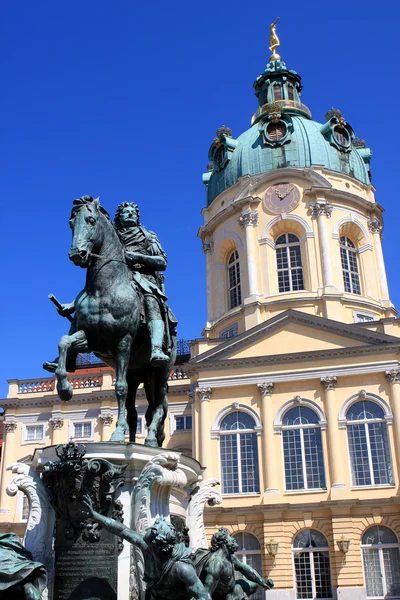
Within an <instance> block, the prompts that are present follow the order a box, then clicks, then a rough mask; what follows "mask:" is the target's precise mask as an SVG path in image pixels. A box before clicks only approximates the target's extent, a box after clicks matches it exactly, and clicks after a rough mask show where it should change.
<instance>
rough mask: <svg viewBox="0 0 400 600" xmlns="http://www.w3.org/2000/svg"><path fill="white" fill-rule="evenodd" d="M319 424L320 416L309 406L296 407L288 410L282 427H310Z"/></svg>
mask: <svg viewBox="0 0 400 600" xmlns="http://www.w3.org/2000/svg"><path fill="white" fill-rule="evenodd" d="M313 423H315V424H318V423H319V420H318V415H317V413H316V412H315V411H313V410H312V409H311V408H308V407H307V406H294V407H293V408H291V409H290V410H288V411H287V412H286V413H285V415H284V417H283V419H282V425H310V424H313Z"/></svg>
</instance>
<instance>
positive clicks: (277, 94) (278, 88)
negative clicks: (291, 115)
mask: <svg viewBox="0 0 400 600" xmlns="http://www.w3.org/2000/svg"><path fill="white" fill-rule="evenodd" d="M273 89H274V99H275V100H282V88H281V86H280V85H274V88H273Z"/></svg>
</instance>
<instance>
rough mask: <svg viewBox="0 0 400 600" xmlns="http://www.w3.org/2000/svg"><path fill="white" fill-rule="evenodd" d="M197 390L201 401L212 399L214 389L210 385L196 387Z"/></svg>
mask: <svg viewBox="0 0 400 600" xmlns="http://www.w3.org/2000/svg"><path fill="white" fill-rule="evenodd" d="M196 392H197V395H198V396H199V399H200V402H203V400H210V399H211V392H212V389H211V388H210V387H208V388H202V387H198V388H197V389H196Z"/></svg>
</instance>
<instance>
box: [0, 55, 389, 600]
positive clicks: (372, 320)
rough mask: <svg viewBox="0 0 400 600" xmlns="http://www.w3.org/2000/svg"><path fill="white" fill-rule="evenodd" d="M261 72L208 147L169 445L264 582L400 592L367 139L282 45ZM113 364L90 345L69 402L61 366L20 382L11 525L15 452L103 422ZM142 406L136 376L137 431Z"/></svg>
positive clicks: (9, 408)
mask: <svg viewBox="0 0 400 600" xmlns="http://www.w3.org/2000/svg"><path fill="white" fill-rule="evenodd" d="M254 90H255V95H256V97H257V101H258V107H257V109H256V110H255V112H254V114H253V116H252V117H251V126H250V128H249V129H248V130H247V131H245V132H244V133H242V134H241V135H240V136H238V137H237V138H235V137H234V136H233V133H232V131H231V130H230V129H229V128H228V127H225V126H223V127H221V128H220V129H218V131H217V133H216V137H215V139H214V141H213V143H212V145H211V147H210V150H209V155H208V158H209V165H208V171H207V173H206V174H204V175H203V181H204V184H205V186H206V190H207V196H206V198H207V200H206V206H205V207H204V209H203V216H204V224H203V225H202V226H201V227H200V231H199V236H200V238H201V239H202V242H203V250H204V253H205V258H206V269H207V289H206V295H207V322H206V324H205V326H204V330H203V335H202V337H200V338H199V339H196V340H194V341H193V342H191V344H190V356H189V350H188V349H186V348H185V347H184V344H181V347H180V351H179V359H178V361H177V364H176V367H175V370H174V371H173V372H172V373H171V381H170V390H169V415H168V417H167V422H166V432H167V438H166V442H165V444H164V445H165V447H166V448H170V449H173V450H177V451H180V452H183V453H185V454H190V455H192V456H193V457H194V458H195V459H197V460H198V461H199V462H200V463H201V465H202V466H203V467H204V469H205V471H204V477H205V478H215V479H217V480H218V481H219V482H220V485H221V488H220V489H221V493H222V503H221V504H220V505H217V506H213V507H210V508H208V509H207V511H206V526H207V533H208V534H209V536H210V537H211V535H212V534H213V533H214V532H215V531H216V529H217V528H219V527H221V526H225V527H226V528H227V529H228V530H229V531H230V532H231V533H232V534H234V535H235V537H236V539H237V541H238V544H239V555H240V556H241V558H242V560H243V561H245V562H247V563H249V564H252V565H253V566H254V567H255V568H256V569H258V570H259V571H260V573H262V574H263V576H264V577H265V578H271V579H273V580H274V582H275V588H274V589H273V590H272V591H270V592H267V594H268V597H269V598H270V599H271V600H295V599H299V600H314V599H316V598H318V599H331V598H335V597H338V598H340V599H343V600H362V599H366V598H374V599H380V598H385V597H392V598H397V597H400V496H399V483H400V459H399V457H400V363H399V354H398V353H399V350H400V327H399V321H398V320H397V319H396V315H397V311H396V310H395V308H394V306H393V304H392V303H391V300H390V297H389V291H388V285H387V280H386V273H385V266H384V258H383V253H382V244H381V233H382V227H383V220H382V213H383V208H382V206H381V205H380V204H379V203H378V202H377V201H376V199H375V195H374V191H375V190H374V187H373V185H372V183H371V180H370V160H371V151H370V150H369V149H368V148H367V147H366V146H365V143H364V142H363V140H360V139H359V138H358V137H356V134H355V132H354V131H353V129H352V127H351V125H350V124H349V122H347V117H348V115H346V116H344V115H342V114H341V113H340V111H338V110H335V109H332V110H331V111H329V112H328V113H327V115H326V122H325V123H317V122H316V121H314V120H313V119H312V115H311V112H310V109H309V108H308V107H307V106H306V105H305V104H303V102H302V98H301V91H302V85H301V77H300V75H299V74H298V73H297V72H296V71H293V70H291V69H289V68H288V67H287V66H286V64H285V62H284V61H283V60H282V59H281V58H280V57H279V55H277V54H276V52H275V48H274V50H273V54H272V56H271V60H270V62H269V63H268V64H267V67H266V69H265V71H264V72H263V73H262V74H261V75H260V76H259V77H258V78H257V79H256V81H255V82H254ZM345 117H346V118H345ZM349 118H350V115H349ZM86 360H87V359H86ZM113 377H114V375H113V372H112V370H111V369H110V368H108V367H106V366H104V365H99V364H94V363H93V361H90V360H89V362H87V363H86V364H85V357H82V358H81V364H80V366H79V368H78V370H77V371H76V373H74V374H72V375H71V377H70V380H71V382H72V384H73V387H74V397H73V399H72V401H71V402H69V403H68V404H63V403H61V401H60V399H59V398H58V396H57V394H56V392H55V386H54V379H53V378H51V377H49V378H44V379H38V380H36V381H31V380H30V381H16V380H12V381H10V382H9V393H8V396H7V398H6V399H4V400H3V401H1V406H3V407H4V409H5V414H4V444H3V456H2V473H1V488H0V530H2V531H9V530H12V531H16V532H17V533H20V534H22V533H23V530H24V527H25V524H24V523H25V520H26V514H25V513H26V506H25V505H24V501H23V496H22V494H20V492H19V493H18V494H17V495H16V497H11V496H9V495H8V494H7V493H6V488H7V483H8V482H9V480H10V479H11V477H12V470H7V467H8V466H9V465H11V464H12V463H14V462H17V461H19V462H26V463H28V464H29V462H30V460H31V458H32V454H33V452H34V450H35V448H36V447H38V446H46V445H50V444H58V443H61V442H66V441H67V440H68V439H69V438H72V439H73V440H79V441H85V442H90V441H99V440H104V441H106V440H108V439H109V438H110V434H111V432H112V430H113V429H112V427H113V425H115V420H116V413H117V408H116V401H115V399H114V396H113ZM145 409H146V402H145V398H144V395H143V392H140V393H139V400H138V411H139V417H140V418H139V422H138V441H139V442H140V441H141V440H143V438H144V433H145V423H144V413H145ZM264 593H265V592H264V591H262V590H259V591H258V592H257V598H262V597H263V595H264Z"/></svg>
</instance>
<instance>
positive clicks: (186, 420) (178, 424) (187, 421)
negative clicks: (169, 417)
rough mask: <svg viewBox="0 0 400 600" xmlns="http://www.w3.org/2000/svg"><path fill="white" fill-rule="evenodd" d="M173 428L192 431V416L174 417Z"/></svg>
mask: <svg viewBox="0 0 400 600" xmlns="http://www.w3.org/2000/svg"><path fill="white" fill-rule="evenodd" d="M175 430H176V431H192V417H191V416H183V415H182V416H179V417H175Z"/></svg>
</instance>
